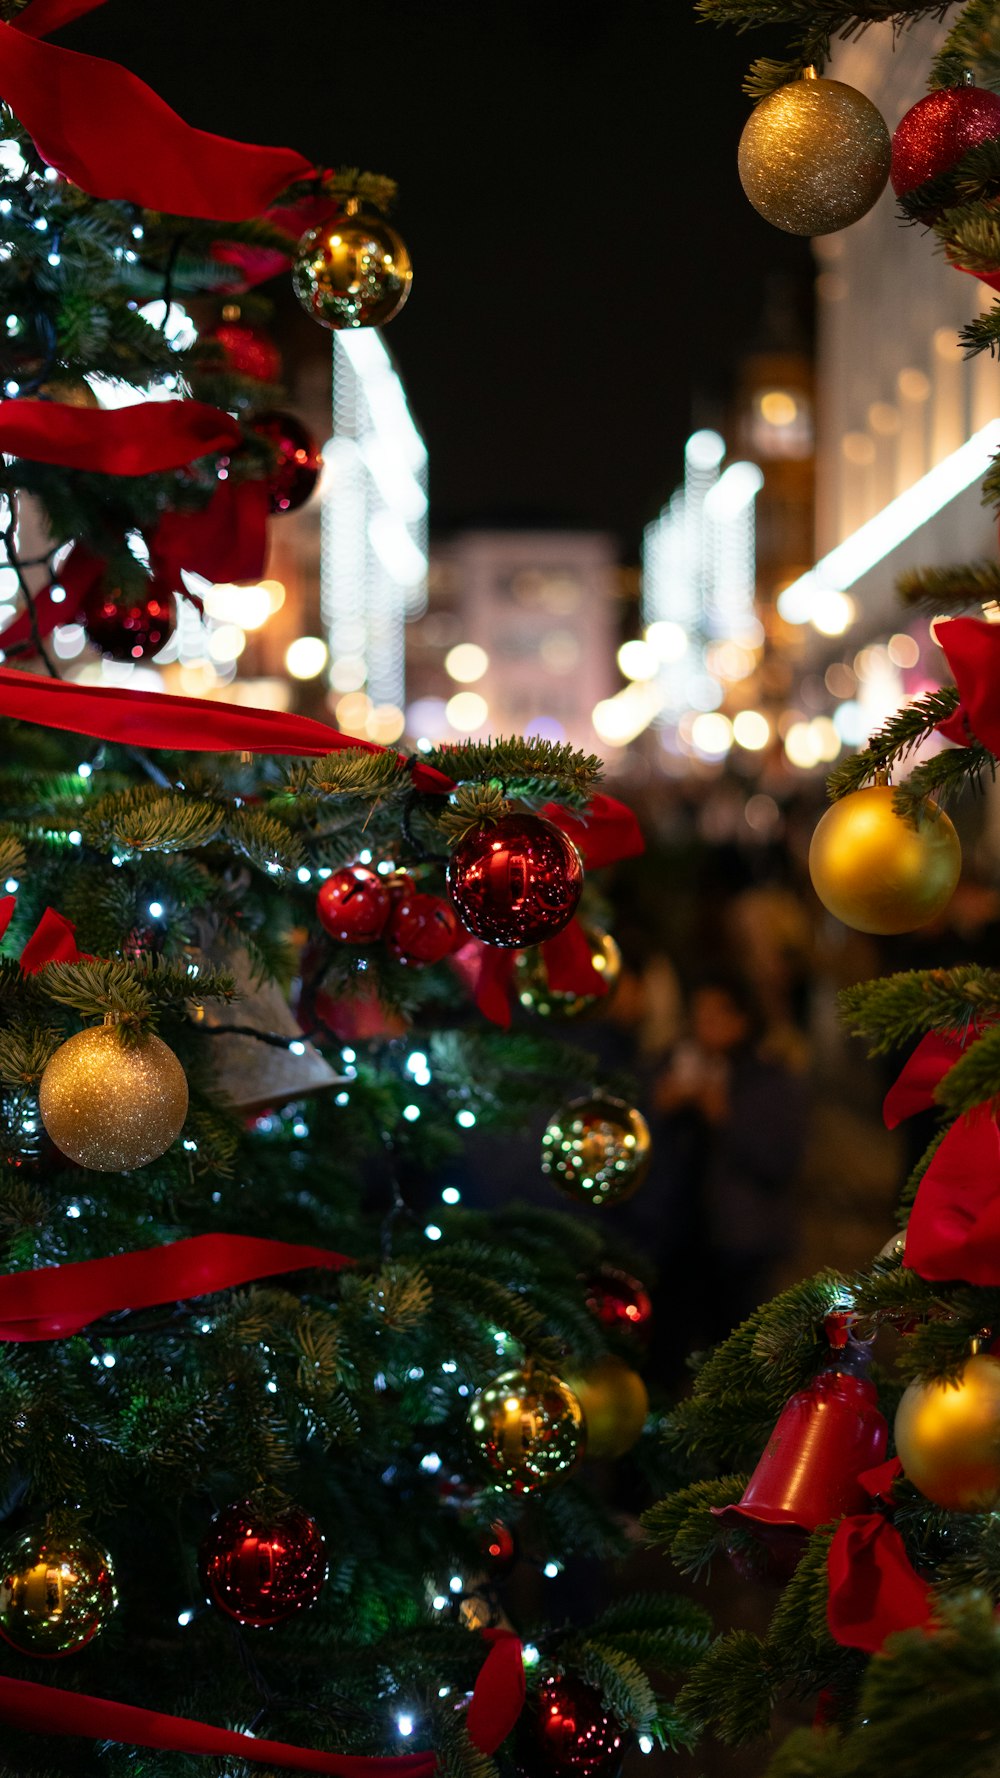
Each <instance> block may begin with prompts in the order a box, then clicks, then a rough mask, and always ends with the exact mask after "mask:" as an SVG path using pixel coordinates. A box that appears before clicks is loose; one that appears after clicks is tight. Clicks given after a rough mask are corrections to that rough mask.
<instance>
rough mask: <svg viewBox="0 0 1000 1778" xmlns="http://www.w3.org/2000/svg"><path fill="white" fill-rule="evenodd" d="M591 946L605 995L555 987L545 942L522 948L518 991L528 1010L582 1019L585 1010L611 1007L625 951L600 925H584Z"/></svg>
mask: <svg viewBox="0 0 1000 1778" xmlns="http://www.w3.org/2000/svg"><path fill="white" fill-rule="evenodd" d="M584 934H585V937H586V939H587V941H588V943H589V945H590V961H591V965H592V967H593V968H594V969H595V970H596V971H597V974H598V975H599V976H600V978H601V980H602V981H603V983H604V988H605V991H604V993H603V994H574V993H573V992H572V991H570V992H566V991H565V990H563V989H559V988H553V987H552V984H551V982H550V981H549V971H548V967H547V965H546V962H545V949H544V946H542V945H531V946H530V947H529V949H528V950H526V951H518V953H517V956H516V957H515V958H514V992H515V993H516V995H517V998H518V1000H519V1002H520V1004H521V1005H522V1006H523V1007H524V1008H525V1011H526V1012H533V1013H535V1014H536V1015H537V1017H538V1018H540V1019H578V1018H580V1017H582V1015H583V1014H584V1013H588V1012H597V1011H599V1010H600V1009H601V1008H602V1007H604V1006H607V1004H608V1001H609V1000H610V999H611V996H612V994H613V993H614V991H615V988H616V986H617V983H618V978H619V976H620V975H621V972H622V954H621V952H620V950H619V949H618V946H617V945H616V944H615V941H614V939H613V938H612V936H611V934H610V932H603V931H602V930H601V928H600V927H599V926H587V927H585V928H584Z"/></svg>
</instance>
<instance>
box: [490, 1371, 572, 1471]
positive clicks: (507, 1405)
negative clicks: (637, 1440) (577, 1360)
mask: <svg viewBox="0 0 1000 1778" xmlns="http://www.w3.org/2000/svg"><path fill="white" fill-rule="evenodd" d="M469 1427H470V1429H471V1432H472V1436H473V1439H474V1440H475V1443H476V1447H477V1449H478V1451H479V1453H480V1455H481V1457H482V1458H483V1461H484V1462H485V1464H486V1466H487V1468H488V1469H489V1470H490V1472H491V1474H492V1476H493V1479H494V1481H495V1483H496V1485H497V1487H499V1488H504V1489H505V1490H506V1491H507V1492H508V1493H511V1494H534V1493H535V1492H536V1491H537V1490H538V1489H539V1488H546V1487H549V1486H550V1485H551V1483H552V1482H556V1481H559V1480H560V1479H561V1478H562V1477H564V1476H567V1475H569V1473H570V1471H571V1470H572V1469H575V1468H576V1465H577V1464H578V1463H579V1461H580V1458H581V1457H582V1456H583V1449H584V1445H585V1443H586V1428H585V1426H584V1420H583V1412H582V1410H581V1407H580V1403H579V1402H578V1401H577V1399H576V1396H575V1395H574V1394H573V1391H572V1389H570V1388H568V1387H567V1385H566V1384H565V1383H563V1382H562V1381H561V1380H560V1378H559V1377H554V1376H553V1375H552V1374H551V1372H549V1371H543V1370H535V1369H526V1370H513V1371H505V1372H504V1373H503V1375H502V1376H500V1377H497V1378H496V1379H495V1381H494V1382H492V1383H489V1384H487V1387H486V1388H485V1389H482V1390H480V1393H479V1394H478V1395H477V1396H476V1398H475V1400H474V1401H473V1403H472V1406H471V1408H470V1409H469Z"/></svg>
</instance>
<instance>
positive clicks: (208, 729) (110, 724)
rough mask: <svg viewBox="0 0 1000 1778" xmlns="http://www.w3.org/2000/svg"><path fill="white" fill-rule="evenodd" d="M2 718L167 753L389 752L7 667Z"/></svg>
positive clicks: (429, 773)
mask: <svg viewBox="0 0 1000 1778" xmlns="http://www.w3.org/2000/svg"><path fill="white" fill-rule="evenodd" d="M0 716H13V717H15V718H16V719H17V720H18V721H20V722H35V723H39V724H40V725H41V726H42V727H43V728H54V729H65V730H67V731H68V732H69V733H70V734H74V735H89V736H91V738H92V739H93V740H96V741H113V742H119V743H121V744H122V745H123V746H126V747H168V748H173V749H176V750H177V751H179V752H182V753H244V752H245V753H273V754H285V753H291V754H301V755H303V756H304V757H308V758H312V759H318V758H320V757H321V756H322V755H324V754H327V753H339V752H342V751H343V750H344V749H345V748H348V747H351V748H355V747H356V748H360V749H361V750H362V752H364V753H385V752H387V751H388V749H387V748H385V747H380V746H379V745H378V743H377V742H376V741H359V740H356V739H355V738H354V737H353V736H351V735H342V734H340V733H339V731H338V730H337V729H333V728H328V727H327V725H326V723H325V722H317V721H316V720H315V719H314V718H313V717H311V716H286V715H283V714H282V713H281V712H280V711H278V710H256V709H252V708H245V707H244V706H242V705H238V704H220V703H215V702H214V701H213V700H212V699H211V698H181V697H172V696H170V695H168V694H167V693H165V692H144V691H131V690H127V689H125V688H123V687H120V686H106V685H71V684H69V683H68V682H67V681H66V680H63V679H41V678H39V677H37V676H36V675H35V674H34V673H18V672H15V671H14V670H12V669H11V668H10V667H0ZM397 758H398V760H399V765H400V768H401V769H402V767H403V765H404V764H405V761H404V760H403V758H402V756H401V755H397ZM410 777H411V779H412V781H413V785H414V787H415V788H416V789H417V790H426V791H435V792H437V793H439V794H441V793H447V792H448V791H450V790H452V789H453V788H454V784H453V781H452V779H451V778H447V777H445V775H444V773H443V772H439V771H436V770H435V768H434V767H433V766H430V765H425V764H424V763H423V762H422V761H421V760H417V761H415V763H414V765H413V767H412V769H411V771H410Z"/></svg>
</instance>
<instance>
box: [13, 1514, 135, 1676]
mask: <svg viewBox="0 0 1000 1778" xmlns="http://www.w3.org/2000/svg"><path fill="white" fill-rule="evenodd" d="M117 1603H118V1600H117V1596H116V1594H115V1583H114V1575H113V1572H112V1568H111V1559H110V1557H109V1556H108V1554H107V1552H106V1551H105V1550H102V1549H101V1548H100V1547H99V1545H98V1544H96V1543H91V1542H90V1540H89V1538H85V1537H81V1536H79V1535H76V1536H73V1535H68V1536H66V1535H59V1534H55V1533H53V1534H52V1535H49V1533H48V1532H47V1531H45V1530H42V1531H39V1530H37V1529H36V1530H33V1531H27V1532H25V1533H24V1534H23V1535H22V1536H20V1537H16V1538H14V1539H13V1540H12V1541H11V1542H10V1543H8V1544H7V1545H6V1546H5V1547H4V1550H3V1552H2V1555H0V1636H3V1638H4V1640H5V1641H6V1642H9V1643H10V1644H11V1646H12V1647H13V1648H16V1649H18V1650H19V1651H20V1653H21V1654H25V1655H41V1656H43V1657H44V1656H48V1657H49V1658H51V1657H52V1656H54V1655H71V1654H75V1653H76V1651H77V1649H80V1648H83V1647H85V1645H86V1644H87V1643H88V1642H90V1641H91V1640H92V1639H93V1637H95V1636H96V1635H97V1633H98V1631H99V1630H103V1629H104V1627H105V1625H106V1624H107V1622H108V1620H109V1619H110V1617H111V1614H112V1612H113V1611H114V1609H115V1606H116V1605H117Z"/></svg>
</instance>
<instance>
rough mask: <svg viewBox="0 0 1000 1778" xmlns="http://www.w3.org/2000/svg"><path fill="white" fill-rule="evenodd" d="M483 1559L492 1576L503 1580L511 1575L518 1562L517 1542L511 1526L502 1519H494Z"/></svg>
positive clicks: (484, 1546) (487, 1533)
mask: <svg viewBox="0 0 1000 1778" xmlns="http://www.w3.org/2000/svg"><path fill="white" fill-rule="evenodd" d="M482 1550H483V1558H484V1560H485V1561H486V1563H487V1565H488V1567H489V1571H490V1573H491V1575H493V1577H494V1578H495V1579H502V1578H503V1576H504V1575H506V1574H509V1573H510V1571H511V1569H512V1568H513V1567H514V1564H515V1563H516V1561H517V1540H516V1538H515V1536H514V1533H513V1531H512V1530H511V1528H510V1526H509V1525H505V1524H504V1522H503V1520H502V1519H494V1520H493V1523H492V1525H490V1527H489V1529H488V1530H487V1532H486V1535H485V1536H484V1538H483V1543H482Z"/></svg>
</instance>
